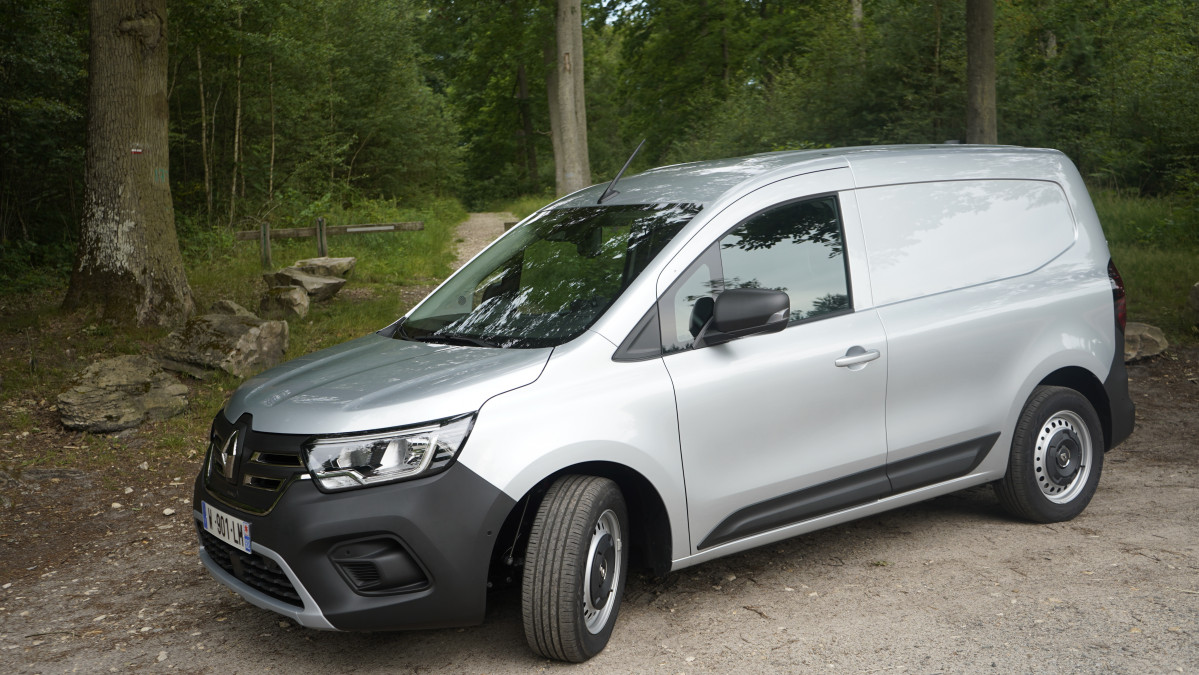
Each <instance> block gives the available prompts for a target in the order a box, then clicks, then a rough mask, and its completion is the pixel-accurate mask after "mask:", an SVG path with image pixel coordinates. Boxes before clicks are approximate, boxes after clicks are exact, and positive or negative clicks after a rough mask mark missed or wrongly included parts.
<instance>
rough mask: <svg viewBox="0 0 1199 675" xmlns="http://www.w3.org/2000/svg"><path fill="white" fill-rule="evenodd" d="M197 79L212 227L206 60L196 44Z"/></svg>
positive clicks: (202, 155)
mask: <svg viewBox="0 0 1199 675" xmlns="http://www.w3.org/2000/svg"><path fill="white" fill-rule="evenodd" d="M196 80H197V81H198V82H199V83H200V161H201V162H202V163H203V164H204V205H205V209H206V210H205V212H204V213H205V216H206V218H207V223H208V225H209V226H210V227H211V226H212V158H211V157H210V156H209V153H208V101H207V99H205V97H204V61H203V59H201V58H200V45H196ZM213 112H214V113H215V112H216V111H215V110H214V111H213ZM214 121H215V120H214Z"/></svg>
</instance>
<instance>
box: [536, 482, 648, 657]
mask: <svg viewBox="0 0 1199 675" xmlns="http://www.w3.org/2000/svg"><path fill="white" fill-rule="evenodd" d="M628 520H629V519H628V513H627V510H626V508H625V502H624V497H623V496H622V495H621V493H620V488H619V487H617V485H616V483H614V482H612V481H610V480H608V479H606V478H598V477H595V476H563V477H562V478H559V479H558V480H557V481H555V482H554V484H553V485H551V486H550V489H549V491H548V492H546V494H545V499H543V500H542V502H541V507H540V508H539V509H538V510H537V517H536V518H535V519H534V521H533V529H532V531H531V532H530V533H529V547H528V551H527V552H526V555H525V571H524V580H523V584H522V589H521V613H522V615H523V619H524V626H525V638H526V639H528V641H529V646H530V647H532V648H533V650H534V651H536V652H537V653H538V654H541V655H542V656H546V657H548V658H551V659H558V660H561V661H572V662H575V663H579V662H582V661H586V660H587V659H589V658H591V657H592V656H595V655H596V654H598V653H599V652H600V650H602V649H603V648H604V646H605V645H607V644H608V638H609V637H611V635H612V627H613V625H615V623H616V614H617V612H618V611H619V609H620V597H621V595H622V594H623V593H624V583H625V577H626V576H627V574H628V573H627V569H628V560H629V553H628V548H627V536H628V535H627V532H628Z"/></svg>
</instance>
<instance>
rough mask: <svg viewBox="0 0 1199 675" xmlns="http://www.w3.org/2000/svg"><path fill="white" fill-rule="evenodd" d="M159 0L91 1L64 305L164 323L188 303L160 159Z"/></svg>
mask: <svg viewBox="0 0 1199 675" xmlns="http://www.w3.org/2000/svg"><path fill="white" fill-rule="evenodd" d="M166 18H167V11H166V0H91V5H90V12H89V27H90V33H91V36H90V60H89V73H90V77H89V79H88V121H87V151H86V159H85V166H84V176H85V182H86V185H85V186H84V190H85V193H84V212H83V218H82V221H81V225H80V234H79V244H78V248H77V249H76V252H75V267H74V271H73V272H72V274H71V284H70V287H69V288H68V289H67V295H66V298H65V299H64V301H63V306H64V307H65V308H67V309H74V308H78V307H95V308H97V309H98V310H99V312H100V314H101V316H102V317H104V318H106V319H111V320H116V321H120V322H136V323H137V324H140V325H147V324H157V325H172V324H175V323H178V322H181V321H183V320H185V319H186V318H187V317H188V316H190V315H191V313H192V311H193V310H194V304H193V302H192V296H191V289H190V288H188V285H187V277H186V276H185V274H184V270H183V259H182V258H181V256H180V255H179V242H178V240H177V239H176V236H175V213H174V208H173V206H172V203H171V188H170V183H169V180H168V174H167V167H168V166H169V165H170V161H169V154H168V148H167V118H168V109H167V96H166V86H167V39H166V35H167V25H166Z"/></svg>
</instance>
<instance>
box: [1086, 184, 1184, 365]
mask: <svg viewBox="0 0 1199 675" xmlns="http://www.w3.org/2000/svg"><path fill="white" fill-rule="evenodd" d="M1093 197H1094V201H1095V210H1096V211H1097V212H1098V213H1099V220H1100V222H1102V223H1103V230H1104V233H1105V234H1106V235H1107V240H1108V247H1109V248H1110V249H1111V253H1112V259H1113V260H1114V261H1115V263H1116V267H1118V268H1119V270H1120V275H1121V276H1122V277H1123V278H1124V284H1125V286H1126V287H1127V290H1128V317H1129V320H1130V321H1141V322H1144V323H1149V324H1153V325H1154V326H1157V327H1159V328H1161V329H1162V330H1163V331H1165V332H1166V335H1167V336H1168V338H1169V339H1170V341H1171V342H1174V343H1182V344H1195V343H1196V342H1199V332H1196V330H1195V328H1194V326H1195V316H1194V312H1193V311H1192V310H1191V308H1190V307H1189V306H1188V304H1187V298H1188V294H1189V293H1190V290H1191V286H1192V285H1194V284H1195V283H1196V282H1197V281H1199V276H1197V273H1199V211H1196V210H1195V207H1194V204H1193V203H1189V202H1187V201H1185V200H1182V199H1179V198H1170V199H1167V198H1161V197H1156V198H1145V197H1136V196H1131V195H1128V194H1126V193H1119V192H1115V191H1110V190H1096V191H1095V193H1094V195H1093Z"/></svg>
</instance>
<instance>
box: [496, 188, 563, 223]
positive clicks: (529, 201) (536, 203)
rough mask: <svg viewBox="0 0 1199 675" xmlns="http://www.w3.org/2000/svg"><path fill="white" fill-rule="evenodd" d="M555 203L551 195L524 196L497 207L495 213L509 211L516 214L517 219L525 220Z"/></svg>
mask: <svg viewBox="0 0 1199 675" xmlns="http://www.w3.org/2000/svg"><path fill="white" fill-rule="evenodd" d="M552 201H554V195H553V194H551V193H546V194H541V195H524V196H523V197H517V198H516V199H513V200H511V201H508V202H504V203H502V204H499V205H497V206H496V207H495V208H494V209H492V210H494V211H509V212H511V213H514V214H516V217H517V218H520V219H523V218H524V217H525V216H528V215H529V214H530V213H532V212H534V211H536V210H537V209H539V208H541V207H543V206H545V205H546V204H549V203H550V202H552Z"/></svg>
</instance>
